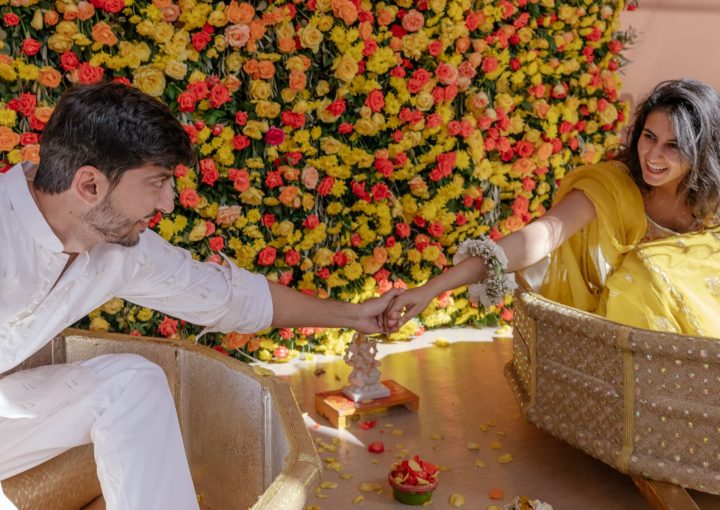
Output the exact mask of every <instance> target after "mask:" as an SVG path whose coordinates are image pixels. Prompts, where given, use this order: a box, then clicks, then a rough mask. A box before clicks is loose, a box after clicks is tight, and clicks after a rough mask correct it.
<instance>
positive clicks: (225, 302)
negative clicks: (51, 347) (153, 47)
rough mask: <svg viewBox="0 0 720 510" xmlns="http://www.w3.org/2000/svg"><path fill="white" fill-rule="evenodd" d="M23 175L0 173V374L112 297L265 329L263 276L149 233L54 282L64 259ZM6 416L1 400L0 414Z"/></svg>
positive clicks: (24, 169) (267, 310)
mask: <svg viewBox="0 0 720 510" xmlns="http://www.w3.org/2000/svg"><path fill="white" fill-rule="evenodd" d="M29 172H31V168H30V165H28V164H25V165H24V166H23V165H16V166H14V167H13V168H12V169H10V170H8V171H7V172H6V173H5V174H0V240H1V243H0V373H2V372H5V371H6V370H9V369H11V368H13V367H15V366H16V365H18V364H20V363H21V362H22V361H23V360H25V359H26V358H28V357H29V356H30V355H31V354H33V353H34V352H36V351H37V350H39V349H40V348H41V347H42V346H43V345H45V344H46V343H47V342H48V341H50V340H51V339H52V338H53V337H54V336H55V335H57V334H58V333H59V332H60V331H62V330H63V329H64V328H66V327H67V326H69V325H71V324H73V323H74V322H76V321H77V320H78V319H80V318H82V317H84V316H85V315H87V314H88V313H89V312H91V311H92V310H94V309H96V308H97V307H99V306H101V305H102V304H103V303H105V302H107V301H109V300H110V299H112V298H113V297H121V298H124V299H127V300H128V301H131V302H133V303H136V304H138V305H141V306H146V307H148V308H152V309H154V310H159V311H161V312H164V313H167V314H169V315H172V316H174V317H179V318H181V319H184V320H186V321H188V322H192V323H194V324H199V325H204V326H207V328H206V331H239V332H254V331H259V330H262V329H264V328H266V327H268V326H269V325H270V323H271V320H272V301H271V298H270V291H269V288H268V283H267V281H266V280H265V278H264V277H263V276H261V275H257V274H253V273H250V272H248V271H245V270H243V269H239V268H237V267H236V266H234V265H224V266H220V265H218V264H213V263H204V262H198V261H196V260H193V258H192V257H191V256H190V254H189V253H188V252H187V251H185V250H182V249H180V248H177V247H175V246H173V245H171V244H169V243H167V242H166V241H165V240H164V239H162V238H161V237H160V236H159V235H157V234H156V233H155V232H153V231H146V232H144V233H142V234H141V235H140V242H139V243H138V245H137V246H134V247H131V248H126V247H123V246H120V245H116V244H101V245H97V246H95V247H93V248H92V249H91V250H89V251H88V252H84V253H81V254H79V255H78V257H77V258H76V259H75V260H74V261H73V263H72V265H71V266H70V267H69V268H68V269H67V271H66V272H65V273H64V274H63V275H62V277H60V275H61V273H62V271H63V268H64V267H65V265H66V264H67V261H68V255H67V254H65V253H63V245H62V243H61V242H60V240H59V239H58V238H57V236H55V234H54V233H53V231H52V229H51V228H50V226H49V225H48V223H47V222H46V221H45V219H44V218H43V216H42V214H41V213H40V210H39V209H38V208H37V206H36V204H35V201H34V200H33V198H32V196H31V195H30V191H29V189H28V183H27V180H26V179H27V178H26V173H29ZM8 411H9V410H4V409H3V406H2V403H1V402H0V416H4V415H5V414H4V413H5V412H8ZM9 412H11V413H14V412H16V411H9Z"/></svg>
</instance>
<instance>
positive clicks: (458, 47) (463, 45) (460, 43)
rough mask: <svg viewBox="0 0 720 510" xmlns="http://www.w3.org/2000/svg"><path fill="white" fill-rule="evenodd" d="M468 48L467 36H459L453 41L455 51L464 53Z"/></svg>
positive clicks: (468, 40)
mask: <svg viewBox="0 0 720 510" xmlns="http://www.w3.org/2000/svg"><path fill="white" fill-rule="evenodd" d="M469 49H470V38H469V37H468V36H464V37H460V38H458V40H457V41H455V52H456V53H460V54H461V55H464V54H465V53H467V51H468V50H469Z"/></svg>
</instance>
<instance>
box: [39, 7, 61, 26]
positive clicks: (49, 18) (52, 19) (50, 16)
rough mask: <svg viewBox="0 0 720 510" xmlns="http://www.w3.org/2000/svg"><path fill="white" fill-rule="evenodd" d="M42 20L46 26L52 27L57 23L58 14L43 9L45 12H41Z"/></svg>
mask: <svg viewBox="0 0 720 510" xmlns="http://www.w3.org/2000/svg"><path fill="white" fill-rule="evenodd" d="M43 21H44V22H45V24H46V25H47V26H49V27H52V26H55V25H57V22H58V21H60V16H59V15H58V13H57V12H56V11H45V14H43Z"/></svg>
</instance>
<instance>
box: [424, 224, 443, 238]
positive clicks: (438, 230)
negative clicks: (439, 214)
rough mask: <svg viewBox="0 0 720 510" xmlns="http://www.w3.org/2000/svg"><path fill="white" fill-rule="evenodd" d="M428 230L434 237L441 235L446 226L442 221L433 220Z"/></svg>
mask: <svg viewBox="0 0 720 510" xmlns="http://www.w3.org/2000/svg"><path fill="white" fill-rule="evenodd" d="M428 232H430V235H432V236H433V237H440V236H441V235H442V234H443V232H445V227H443V224H442V223H441V222H439V221H433V222H432V223H430V226H429V227H428Z"/></svg>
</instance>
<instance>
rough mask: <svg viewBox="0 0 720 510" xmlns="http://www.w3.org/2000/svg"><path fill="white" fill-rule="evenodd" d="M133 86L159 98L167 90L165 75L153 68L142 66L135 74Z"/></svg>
mask: <svg viewBox="0 0 720 510" xmlns="http://www.w3.org/2000/svg"><path fill="white" fill-rule="evenodd" d="M133 84H134V85H135V86H136V87H137V88H139V89H140V90H142V91H143V92H145V93H146V94H148V95H151V96H154V97H159V96H161V95H162V93H163V91H164V90H165V75H164V74H163V73H162V71H160V70H159V69H157V68H155V67H153V66H140V67H138V68H137V70H136V71H135V72H134V73H133Z"/></svg>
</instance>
